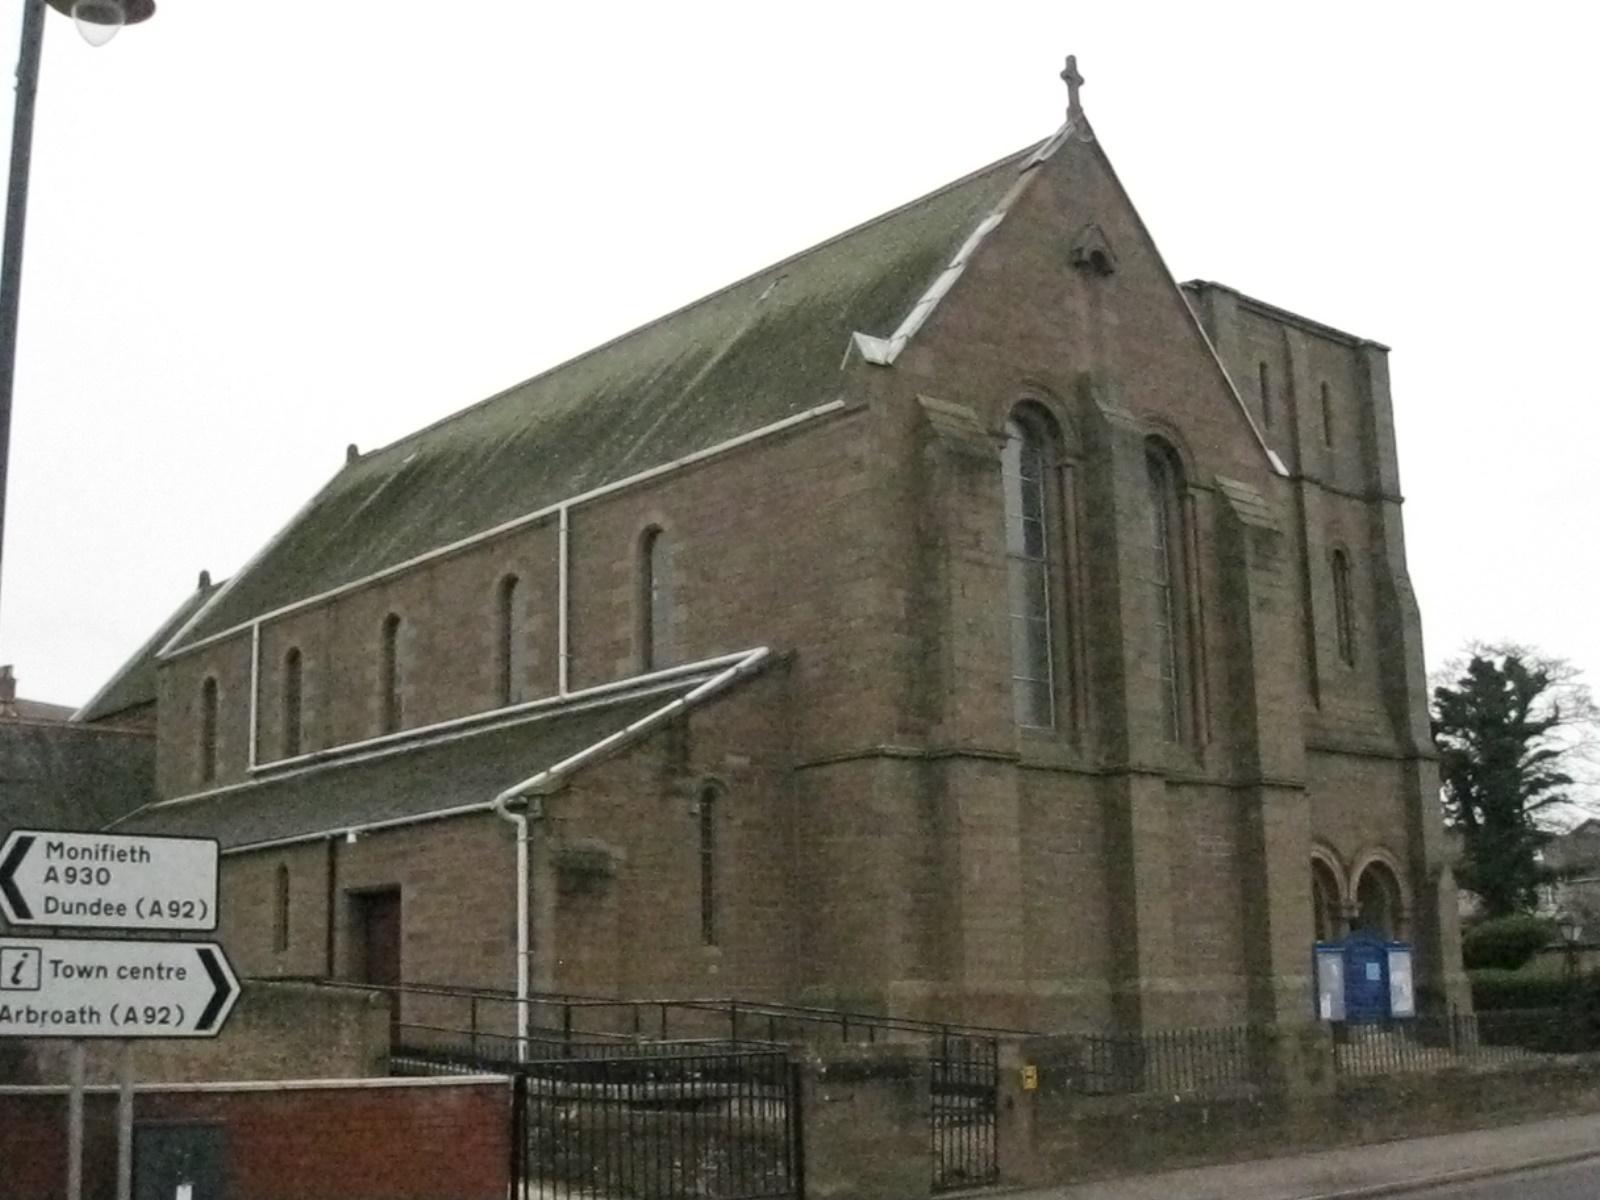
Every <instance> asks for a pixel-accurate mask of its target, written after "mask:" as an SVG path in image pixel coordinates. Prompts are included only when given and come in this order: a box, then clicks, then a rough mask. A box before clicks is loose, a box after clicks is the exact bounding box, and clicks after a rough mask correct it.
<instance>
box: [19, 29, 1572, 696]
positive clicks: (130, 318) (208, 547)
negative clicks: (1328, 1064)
mask: <svg viewBox="0 0 1600 1200" xmlns="http://www.w3.org/2000/svg"><path fill="white" fill-rule="evenodd" d="M21 9H22V5H21V3H20V2H19V0H5V3H4V7H3V9H0V12H3V14H4V15H3V20H0V33H3V36H4V39H5V40H4V42H3V43H0V59H4V61H5V62H6V63H8V64H9V63H10V62H12V61H13V60H14V58H15V45H16V33H17V29H18V28H19V25H20V13H21ZM1579 9H1580V6H1578V5H1556V4H1540V3H1523V4H1520V5H1516V6H1509V7H1508V6H1496V8H1495V9H1493V10H1492V11H1493V13H1494V14H1495V17H1494V19H1493V20H1489V19H1487V17H1486V15H1480V14H1487V13H1488V12H1490V11H1491V10H1488V9H1487V8H1479V7H1473V6H1462V5H1449V6H1447V5H1444V4H1407V5H1398V4H1394V3H1384V4H1376V3H1357V2H1350V0H1347V2H1344V3H1340V4H1337V5H1334V4H1323V5H1318V6H1315V7H1314V8H1313V6H1310V5H1286V4H1283V3H1281V2H1279V3H1272V4H1261V5H1245V4H1228V3H1208V4H1203V5H1202V4H1193V3H1187V4H1182V5H1173V6H1170V7H1167V6H1157V5H1149V4H1133V3H1097V4H1092V5H1087V4H1086V5H1073V4H1062V3H1059V0H1057V2H1053V3H1005V2H1004V0H990V2H989V3H984V4H975V3H962V4H952V3H947V4H942V5H939V4H934V5H930V4H928V3H927V2H926V0H922V2H921V3H916V4H912V3H901V2H899V0H892V2H890V0H856V2H855V3H850V4H834V3H827V2H820V0H811V2H809V3H807V4H804V5H752V4H749V3H748V2H746V3H740V4H726V5H722V4H715V5H714V4H701V3H678V4H671V5H664V4H640V5H637V6H635V5H619V4H605V3H591V4H586V5H549V4H539V3H523V2H519V0H500V2H498V3H491V2H489V0H450V2H449V3H440V2H439V0H432V2H430V3H422V2H421V0H390V3H388V4H386V5H385V4H329V3H310V2H309V0H308V2H303V3H291V4H275V5H262V4H246V3H239V2H237V0H221V2H219V0H160V11H159V12H158V13H157V14H156V16H155V17H154V18H153V19H152V20H151V21H150V22H149V23H148V24H145V25H142V26H139V27H135V28H131V29H128V30H126V31H124V32H123V33H122V34H121V35H120V36H119V37H118V38H117V39H116V40H115V41H113V42H112V43H111V44H110V45H109V46H107V47H105V48H103V49H98V50H96V49H91V48H89V47H88V46H87V45H86V44H84V43H83V42H82V41H81V40H80V39H79V38H78V36H77V34H76V32H75V31H74V29H73V27H72V24H71V22H70V21H66V20H63V19H60V18H59V17H58V16H57V15H56V14H54V13H51V14H50V15H49V19H48V21H47V25H48V29H47V32H46V38H45V56H44V65H43V73H42V79H41V83H40V92H39V109H38V120H37V127H36V133H35V143H34V167H33V181H32V199H31V208H30V213H29V224H28V244H27V258H26V265H25V271H24V280H23V303H22V328H21V351H20V361H19V367H18V370H19V376H18V383H17V395H16V407H15V418H14V425H13V431H12V435H13V436H12V455H11V487H10V498H9V510H8V515H7V529H6V545H5V554H4V577H3V595H0V662H14V663H15V664H16V667H17V674H18V677H19V679H20V682H21V691H22V693H23V694H24V695H26V696H29V697H31V698H35V699H40V700H49V701H55V702H59V703H69V704H76V703H81V702H82V701H84V700H86V699H87V698H88V697H89V696H90V695H91V694H92V693H93V691H94V690H95V689H96V688H97V687H98V686H99V684H100V683H102V682H103V681H104V679H105V678H106V677H107V676H108V675H109V674H110V672H112V671H113V670H114V669H115V668H116V667H117V666H118V665H119V664H120V663H121V662H122V660H123V659H124V658H126V656H127V655H128V654H129V653H130V652H131V651H132V650H133V649H134V648H135V647H136V646H137V645H138V643H139V642H141V641H142V640H143V639H144V638H145V637H146V636H148V634H149V633H150V632H151V630H152V629H153V628H154V627H155V625H156V624H157V623H158V622H159V621H160V620H161V619H162V618H163V617H164V616H165V615H166V614H167V613H168V612H169V611H170V610H171V609H172V608H174V607H175V606H176V605H177V604H178V602H179V601H180V600H181V599H182V598H183V597H184V595H185V594H186V593H187V592H188V591H189V590H190V589H191V588H192V587H193V585H194V580H195V575H196V573H197V572H198V571H199V570H200V568H202V567H207V568H209V569H210V570H211V571H212V573H213V574H215V575H217V576H218V577H221V576H223V575H227V574H229V573H230V572H232V571H234V570H236V569H237V568H238V567H239V565H240V564H241V563H243V562H244V560H245V559H246V558H247V557H248V556H249V555H250V554H251V553H252V552H253V551H254V550H255V549H256V548H257V547H258V546H259V545H260V544H261V543H262V542H263V541H264V540H265V539H266V538H268V537H269V536H270V535H271V534H272V533H273V532H274V531H275V530H276V529H278V528H279V527H280V526H281V525H282V524H283V523H284V521H285V520H286V519H287V518H288V517H289V516H290V515H291V514H292V513H293V512H294V510H295V509H296V508H297V507H298V506H299V505H300V504H301V503H302V502H303V501H304V500H305V499H306V498H307V497H308V496H309V495H310V494H311V493H312V492H313V491H314V490H315V489H316V488H318V487H319V486H320V485H321V484H322V483H323V482H324V481H325V480H326V479H327V477H328V476H329V475H331V474H332V473H333V472H334V471H335V470H336V469H337V468H338V467H339V465H340V463H341V461H342V459H343V457H344V448H345V445H346V443H348V442H356V443H358V444H359V445H360V446H361V447H362V448H363V449H370V448H372V447H374V446H377V445H380V444H382V443H384V442H387V441H390V440H392V439H394V438H395V437H398V436H400V435H402V434H404V433H406V432H407V431H409V430H411V429H414V428H416V427H417V426H420V425H422V424H425V423H427V422H430V421H432V420H434V419H436V418H438V417H440V416H442V415H444V414H446V413H448V412H451V411H453V410H455V409H457V408H460V407H462V406H464V405H466V404H469V403H471V402H473V401H476V400H478V399H480V398H482V397H483V396H486V395H488V394H490V393H491V392H494V391H498V390H500V389H501V388H503V387H505V386H507V385H509V384H511V383H514V382H516V381H517V380H519V379H522V378H525V377H527V376H529V375H531V374H534V373H535V372H537V371H539V370H542V369H543V368H545V367H548V366H550V365H552V364H554V363H556V362H558V361H560V360H562V359H564V358H567V357H569V356H571V355H572V354H574V353H577V352H579V351H582V350H584V349H586V348H587V347H589V346H591V345H593V344H595V343H597V342H599V341H602V340H605V339H607V338H609V337H611V336H613V335H615V334H617V333H620V332H622V331H624V330H626V329H628V328H631V327H632V326H634V325H637V324H639V323H641V322H643V321H645V320H648V319H650V318H652V317H654V316H657V315H659V314H661V313H662V312H665V311H667V310H668V309H671V308H673V307H676V306H678V305H680V304H682V303H684V302H686V301H688V300H691V299H693V298H695V297H696V296H699V295H701V294H703V293H705V292H707V291H710V290H712V289H714V288H716V287H719V286H720V285H722V284H724V283H727V282H730V281H732V280H733V279H735V278H737V277H739V276H742V275H744V274H747V273H749V272H751V271H753V270H756V269H758V268H760V267H761V266H763V265H765V264H767V263H769V262H772V261H774V260H776V259H778V258H780V257H782V256H785V255H787V254H790V253H792V252H794V251H796V250H799V249H802V248H804V247H805V246H807V245H809V244H811V243H813V242H816V241H818V240H820V239H822V238H824V237H827V236H829V235H831V234H833V233H835V232H838V231H839V230H841V229H843V228H845V227H847V226H849V225H852V224H855V223H857V222H859V221H861V220H863V219H866V218H868V217H871V216H873V215H875V214H877V213H878V212H881V211H883V210H884V209H887V208H890V207H893V206H895V205H897V204H899V203H902V202H904V201H906V200H909V199H911V198H913V197H915V196H917V195H919V194H921V193H922V192H925V191H927V190H929V189H931V188H933V187H936V186H938V185H940V184H942V183H944V182H946V181H948V180H950V179H953V178H955V177H957V176H959V175H961V174H964V173H966V172H968V171H970V170H972V169H974V168H976V167H979V166H981V165H983V164H985V163H988V162H990V161H991V160H993V159H995V158H998V157H1000V156H1001V155H1003V154H1006V153H1008V152H1010V151H1012V150H1014V149H1016V148H1018V147H1020V146H1022V145H1024V144H1027V143H1029V142H1031V141H1034V140H1036V139H1038V138H1041V137H1043V136H1045V135H1047V134H1049V133H1050V132H1051V131H1052V130H1053V129H1054V128H1055V127H1056V126H1057V125H1058V124H1059V122H1060V120H1061V117H1062V111H1063V107H1064V104H1065V96H1064V88H1063V87H1062V84H1061V82H1060V80H1059V79H1058V78H1057V73H1058V72H1059V71H1060V69H1061V60H1062V57H1063V56H1064V55H1065V54H1066V53H1067V52H1069V51H1071V52H1075V53H1076V54H1077V55H1078V60H1079V65H1080V68H1081V70H1082V71H1083V74H1084V76H1085V77H1086V79H1087V83H1086V85H1085V88H1084V92H1083V96H1084V106H1085V109H1086V110H1087V111H1088V113H1089V115H1090V117H1091V118H1092V119H1093V121H1094V124H1095V129H1096V131H1097V133H1098V135H1099V137H1100V140H1101V142H1102V143H1103V145H1104V147H1105V149H1106V151H1107V153H1108V154H1109V155H1110V157H1111V159H1112V161H1113V162H1114V163H1115V165H1116V167H1117V169H1118V171H1119V173H1120V174H1121V176H1122V179H1123V182H1124V183H1125V184H1126V186H1127V187H1128V190H1129V192H1130V193H1131V194H1132V197H1133V200H1134V202H1135V204H1137V205H1138V206H1139V208H1140V210H1141V212H1142V214H1143V216H1144V218H1145V220H1146V222H1147V223H1148V225H1149V227H1150V229H1151V231H1152V233H1153V234H1154V236H1155V238H1156V240H1157V242H1158V243H1159V245H1160V246H1161V248H1162V250H1163V252H1164V253H1165V255H1166V257H1167V260H1168V262H1169V264H1170V265H1171V267H1172V269H1173V271H1174V272H1175V273H1176V274H1177V276H1178V278H1180V279H1187V278H1191V277H1196V276H1199V277H1204V278H1208V279H1215V280H1218V281H1221V282H1224V283H1227V284H1230V285H1232V286H1234V287H1237V288H1239V289H1241V290H1243V291H1246V292H1249V293H1251V294H1253V295H1256V296H1260V297H1262V298H1263V299H1266V300H1270V301H1272V302H1274V303H1277V304H1280V305H1282V306H1284V307H1287V308H1290V309H1293V310H1294V311H1296V312H1300V313H1303V314H1306V315H1308V316H1311V317H1313V318H1316V319H1318V320H1321V321H1325V322H1327V323H1329V324H1332V325H1336V326H1339V327H1340V328H1344V329H1347V330H1349V331H1351V332H1353V333H1357V334H1360V335H1363V336H1367V337H1371V338H1375V339H1377V340H1379V341H1383V342H1386V343H1388V344H1389V345H1391V346H1393V347H1394V353H1393V355H1392V360H1391V361H1392V368H1393V384H1394V395H1395V411H1396V419H1397V422H1398V426H1399V439H1400V455H1401V472H1402V482H1403V485H1404V489H1405V491H1406V493H1407V497H1408V503H1407V508H1406V526H1407V538H1408V543H1409V552H1410V562H1411V568H1412V574H1413V577H1414V579H1415V582H1416V587H1417V592H1418V596H1419V598H1420V600H1421V603H1422V610H1423V614H1424V619H1425V625H1426V635H1427V650H1428V656H1429V660H1430V666H1434V665H1437V663H1438V662H1440V661H1441V660H1443V659H1445V658H1448V657H1450V656H1451V655H1453V654H1454V653H1455V652H1456V651H1457V650H1458V649H1459V647H1460V646H1461V644H1462V643H1463V642H1464V641H1466V640H1467V639H1470V638H1484V639H1515V640H1518V641H1522V642H1527V643H1532V644H1535V645H1537V646H1539V647H1542V648H1543V649H1544V650H1546V651H1548V652H1550V653H1553V654H1559V655H1562V656H1565V657H1568V658H1570V659H1572V660H1574V661H1575V662H1576V663H1577V664H1578V665H1580V666H1582V667H1583V668H1585V669H1586V670H1587V671H1588V673H1589V676H1590V678H1591V680H1596V679H1597V676H1600V622H1597V621H1596V620H1595V607H1596V605H1595V599H1594V595H1595V584H1596V581H1597V579H1600V550H1597V549H1596V546H1597V538H1596V533H1595V528H1594V525H1595V521H1594V518H1595V515H1596V509H1597V506H1596V503H1595V500H1594V498H1593V496H1594V489H1595V487H1596V486H1597V484H1596V476H1597V475H1600V470H1597V464H1600V414H1597V408H1600V406H1597V404H1596V399H1597V398H1596V395H1595V391H1596V388H1595V383H1594V372H1593V371H1592V370H1591V369H1588V368H1587V364H1589V363H1590V361H1591V349H1592V347H1593V345H1594V344H1595V330H1594V318H1595V315H1596V313H1595V301H1594V293H1593V280H1594V278H1595V276H1596V274H1597V267H1600V220H1597V217H1596V214H1597V213H1600V199H1597V196H1596V189H1595V187H1594V183H1593V179H1594V167H1593V160H1594V150H1593V145H1594V139H1595V135H1594V131H1593V128H1592V126H1593V112H1594V109H1595V104H1594V97H1593V89H1592V74H1593V66H1592V46H1593V43H1594V38H1593V37H1592V34H1593V32H1594V29H1593V27H1592V26H1591V25H1588V24H1587V23H1585V22H1583V20H1582V18H1580V17H1578V16H1576V15H1574V14H1576V13H1577V12H1578V11H1579ZM0 116H3V119H4V122H5V126H4V127H5V128H6V129H9V127H10V97H9V94H8V95H7V96H6V98H5V100H4V104H3V112H0ZM0 136H3V133H0Z"/></svg>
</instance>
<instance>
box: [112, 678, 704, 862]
mask: <svg viewBox="0 0 1600 1200" xmlns="http://www.w3.org/2000/svg"><path fill="white" fill-rule="evenodd" d="M696 682H698V677H696V678H695V679H688V680H685V681H683V682H682V683H681V684H678V685H675V686H674V687H673V688H672V689H670V690H669V691H667V692H665V693H664V692H663V691H662V690H660V689H657V690H651V691H649V692H648V693H646V694H643V695H641V694H637V693H634V694H629V695H623V696H620V697H618V698H613V699H606V700H601V701H596V702H591V703H585V704H578V705H575V706H572V707H569V708H564V709H558V710H554V711H547V712H538V713H533V714H525V715H523V716H520V717H514V718H509V719H507V720H505V721H501V722H497V723H495V724H493V725H490V726H488V727H485V728H483V729H481V730H476V731H472V732H468V733H455V734H452V735H450V736H449V737H448V738H438V739H436V740H434V741H433V742H431V743H426V742H424V743H422V744H409V743H408V744H405V745H403V746H397V747H395V748H394V749H393V751H392V752H391V753H387V754H383V755H382V756H378V755H373V756H371V757H351V758H350V759H348V760H346V761H335V762H332V763H329V764H327V765H325V766H321V767H313V768H311V769H309V770H306V771H302V772H294V771H288V772H285V773H284V774H283V775H282V776H279V777H271V776H268V777H265V778H262V779H260V780H258V781H256V782H253V783H249V784H246V785H243V786H239V787H232V788H228V789H225V790H219V791H216V792H212V793H210V794H204V795H200V796H198V797H196V798H194V799H188V798H184V799H180V800H177V801H167V802H165V803H162V804H157V805H152V806H151V807H149V808H147V809H146V810H145V811H143V812H139V813H135V814H133V815H132V816H131V817H129V818H128V819H127V820H125V821H122V822H120V823H119V824H118V825H117V829H118V831H119V832H122V833H157V834H168V835H172V836H186V837H210V838H216V839H217V840H218V841H219V842H220V843H221V844H222V848H223V849H225V850H226V849H230V848H236V847H243V846H253V845H257V844H260V843H266V842H278V841H284V840H288V839H293V838H303V837H311V836H315V835H320V834H328V835H329V836H333V835H337V834H338V833H340V832H342V831H344V830H347V829H361V828H363V827H365V826H369V825H374V824H378V823H381V822H384V821H396V820H403V819H405V818H409V817H420V816H423V815H425V814H428V813H435V812H439V811H440V810H443V809H450V808H456V807H459V806H462V805H470V804H485V803H487V802H488V801H490V800H492V799H493V798H494V797H495V796H496V795H497V794H499V793H500V792H501V791H502V790H503V789H505V788H508V787H511V786H512V785H514V784H516V783H519V782H521V781H522V780H524V779H526V778H528V777H529V776H532V775H534V774H536V773H537V772H539V771H542V770H545V769H547V768H549V767H551V766H554V765H555V764H556V763H558V762H560V761H562V760H563V759H566V758H568V757H570V756H571V755H573V754H576V753H577V752H578V751H580V750H583V749H585V748H587V747H589V746H592V745H594V744H595V743H596V742H599V741H600V740H601V739H603V738H605V737H607V736H609V735H610V734H613V733H616V732H618V731H620V730H623V729H626V728H627V727H628V726H629V725H630V724H632V723H633V722H634V721H637V720H638V719H639V718H641V717H643V716H646V715H647V714H649V713H651V712H654V711H656V710H658V709H660V708H661V707H662V706H663V705H665V704H667V703H669V702H670V701H672V700H673V699H674V698H675V695H676V694H678V693H681V692H683V691H686V690H688V688H689V687H690V686H691V685H692V684H694V683H696ZM401 753H403V755H404V758H405V762H404V767H403V769H400V770H396V769H395V763H394V761H393V757H394V755H395V754H401Z"/></svg>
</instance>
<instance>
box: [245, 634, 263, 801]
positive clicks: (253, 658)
mask: <svg viewBox="0 0 1600 1200" xmlns="http://www.w3.org/2000/svg"><path fill="white" fill-rule="evenodd" d="M260 728H261V622H260V621H257V622H255V624H253V625H251V626H250V761H249V763H248V764H247V769H249V770H251V771H254V770H255V769H256V759H257V756H258V753H259V739H260V737H261V731H260Z"/></svg>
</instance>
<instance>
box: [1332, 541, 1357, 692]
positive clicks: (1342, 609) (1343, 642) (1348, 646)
mask: <svg viewBox="0 0 1600 1200" xmlns="http://www.w3.org/2000/svg"><path fill="white" fill-rule="evenodd" d="M1333 622H1334V631H1335V636H1336V637H1337V639H1338V644H1339V659H1340V661H1341V662H1343V663H1344V664H1345V665H1346V666H1354V665H1355V661H1356V628H1355V616H1354V614H1353V613H1352V612H1351V606H1350V559H1349V557H1348V556H1347V555H1346V554H1345V552H1344V551H1343V550H1335V551H1334V552H1333Z"/></svg>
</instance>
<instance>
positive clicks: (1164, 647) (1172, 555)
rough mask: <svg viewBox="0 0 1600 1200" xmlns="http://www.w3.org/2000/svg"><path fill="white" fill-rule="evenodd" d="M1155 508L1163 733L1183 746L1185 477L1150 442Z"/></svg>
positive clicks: (1153, 578)
mask: <svg viewBox="0 0 1600 1200" xmlns="http://www.w3.org/2000/svg"><path fill="white" fill-rule="evenodd" d="M1145 471H1146V473H1147V482H1148V484H1149V503H1150V590H1151V601H1152V604H1151V609H1152V613H1153V619H1154V629H1153V630H1152V633H1153V634H1154V649H1155V660H1156V677H1157V682H1158V686H1159V689H1160V701H1161V722H1162V729H1163V732H1164V734H1165V736H1166V739H1167V740H1168V741H1169V742H1181V741H1183V740H1184V736H1183V734H1184V728H1183V726H1184V715H1185V709H1186V705H1185V700H1184V688H1185V686H1186V683H1187V675H1188V670H1187V660H1188V649H1189V648H1188V598H1187V583H1188V571H1187V561H1188V555H1187V552H1186V546H1185V541H1186V539H1185V530H1184V518H1183V495H1184V488H1183V473H1182V469H1181V468H1180V467H1179V465H1178V460H1177V457H1176V456H1175V455H1174V454H1173V453H1172V451H1171V450H1170V449H1169V448H1168V447H1167V446H1165V445H1163V444H1162V443H1160V442H1158V441H1155V440H1153V439H1152V440H1151V441H1150V442H1149V443H1148V444H1147V446H1146V449H1145Z"/></svg>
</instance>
